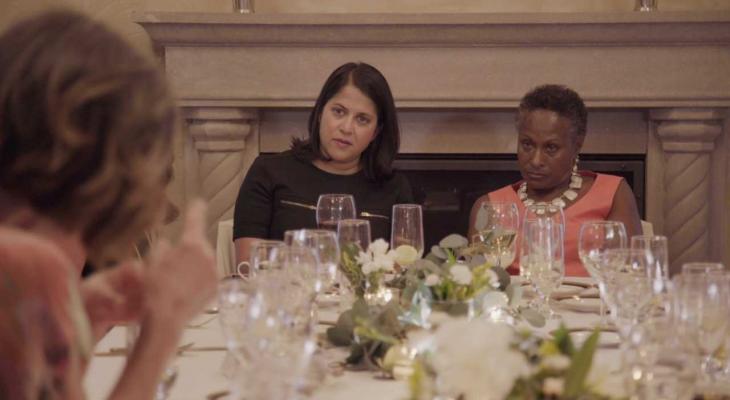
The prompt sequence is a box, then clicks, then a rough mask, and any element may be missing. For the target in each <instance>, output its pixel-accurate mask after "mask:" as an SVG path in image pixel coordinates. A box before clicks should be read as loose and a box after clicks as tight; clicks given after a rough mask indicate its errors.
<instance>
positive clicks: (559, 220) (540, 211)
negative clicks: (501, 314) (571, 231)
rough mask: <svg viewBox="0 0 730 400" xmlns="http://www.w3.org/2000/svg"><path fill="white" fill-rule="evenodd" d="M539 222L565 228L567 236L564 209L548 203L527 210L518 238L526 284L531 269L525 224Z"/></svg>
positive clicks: (523, 276)
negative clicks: (528, 260) (528, 259)
mask: <svg viewBox="0 0 730 400" xmlns="http://www.w3.org/2000/svg"><path fill="white" fill-rule="evenodd" d="M539 220H551V221H552V222H553V223H554V224H558V225H562V226H563V234H565V232H564V230H565V215H564V214H563V209H562V208H560V207H558V206H556V205H554V204H548V203H538V204H532V205H529V206H527V207H526V208H525V215H524V216H523V217H522V230H521V232H520V236H519V237H518V238H517V242H518V243H519V244H518V246H519V260H520V277H522V279H523V281H524V282H527V283H529V281H530V274H529V272H530V271H529V268H528V267H527V264H526V262H525V261H526V256H527V251H528V249H529V246H528V245H527V241H526V240H524V238H525V224H526V223H527V222H528V221H539ZM523 259H524V260H523Z"/></svg>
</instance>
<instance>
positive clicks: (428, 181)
mask: <svg viewBox="0 0 730 400" xmlns="http://www.w3.org/2000/svg"><path fill="white" fill-rule="evenodd" d="M396 167H397V168H398V170H399V171H401V172H402V173H404V174H405V175H406V177H407V178H408V181H409V182H410V183H411V186H412V188H413V192H414V196H415V199H416V202H417V203H419V204H421V205H422V206H423V214H424V217H423V218H424V236H425V242H426V246H427V247H426V248H430V246H432V245H434V244H436V243H437V242H438V241H439V240H440V239H441V238H443V237H444V236H446V235H448V234H450V233H459V234H462V235H466V232H467V229H468V223H469V213H470V211H471V207H472V205H473V204H474V202H475V201H476V199H477V198H479V197H480V196H482V195H483V194H485V193H488V192H490V191H493V190H495V189H498V188H500V187H503V186H505V185H508V184H510V183H513V182H516V181H517V180H519V179H520V173H519V170H518V168H517V160H516V157H515V156H514V155H505V154H450V155H444V154H405V155H401V156H399V158H398V160H397V161H396ZM580 168H581V169H585V170H590V171H594V172H601V173H608V174H613V175H618V176H622V177H623V178H624V179H626V181H627V183H628V184H629V186H631V188H632V189H633V191H634V195H635V196H636V202H637V205H638V206H639V213H640V215H641V216H642V218H643V217H644V206H645V204H644V183H645V179H644V171H645V166H644V157H642V156H637V155H583V156H581V162H580Z"/></svg>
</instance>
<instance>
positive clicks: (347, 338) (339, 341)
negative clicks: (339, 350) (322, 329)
mask: <svg viewBox="0 0 730 400" xmlns="http://www.w3.org/2000/svg"><path fill="white" fill-rule="evenodd" d="M327 340H329V341H330V343H332V344H333V345H335V346H338V347H343V346H349V345H350V344H352V330H350V329H345V328H343V327H342V326H339V325H336V326H333V327H331V328H328V329H327Z"/></svg>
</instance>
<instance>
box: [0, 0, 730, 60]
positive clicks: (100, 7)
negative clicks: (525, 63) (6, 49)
mask: <svg viewBox="0 0 730 400" xmlns="http://www.w3.org/2000/svg"><path fill="white" fill-rule="evenodd" d="M253 1H254V3H255V9H256V12H258V13H327V12H373V13H378V12H382V13H391V12H393V13H401V12H402V13H417V12H445V13H461V12H467V13H468V12H536V11H545V12H574V11H577V12H580V11H597V12H601V11H630V10H632V9H633V6H634V1H635V0H579V1H576V0H520V1H514V0H368V1H362V0H253ZM232 3H233V1H232V0H1V1H0V30H3V29H4V28H5V27H7V26H8V25H9V24H11V23H13V22H14V21H18V20H19V19H21V18H23V17H26V16H29V15H32V14H34V13H37V12H39V11H40V10H45V9H48V8H50V7H54V6H60V5H66V6H70V7H74V8H77V9H81V10H83V11H86V12H88V13H89V14H91V15H93V16H94V17H96V18H98V19H101V20H103V21H106V22H108V23H109V24H110V25H111V26H112V27H114V29H116V30H118V31H119V32H121V33H122V34H123V35H124V36H125V37H126V38H128V39H129V40H130V41H131V42H132V43H133V44H134V45H135V46H137V47H138V48H140V49H143V50H144V51H149V40H148V39H147V36H146V35H145V33H144V31H143V30H142V29H141V28H140V27H139V26H137V25H136V24H134V23H133V22H131V18H130V15H131V13H132V12H133V11H134V12H145V11H178V12H229V10H231V8H232ZM659 8H660V9H661V10H672V11H674V10H691V9H700V10H719V9H724V10H730V1H728V0H659Z"/></svg>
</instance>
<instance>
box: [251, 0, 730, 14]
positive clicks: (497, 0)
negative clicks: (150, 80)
mask: <svg viewBox="0 0 730 400" xmlns="http://www.w3.org/2000/svg"><path fill="white" fill-rule="evenodd" d="M254 2H255V9H256V12H259V13H328V12H385V13H389V12H398V13H418V12H445V13H460V12H528V11H529V12H534V11H545V12H583V11H586V12H593V11H598V12H602V11H629V10H633V8H634V0H519V1H515V0H369V1H362V0H254ZM659 9H660V10H696V9H705V10H712V9H715V10H720V9H724V10H727V9H730V2H729V1H727V0H659Z"/></svg>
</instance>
